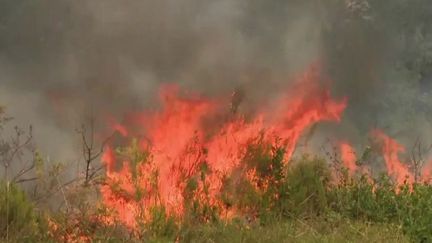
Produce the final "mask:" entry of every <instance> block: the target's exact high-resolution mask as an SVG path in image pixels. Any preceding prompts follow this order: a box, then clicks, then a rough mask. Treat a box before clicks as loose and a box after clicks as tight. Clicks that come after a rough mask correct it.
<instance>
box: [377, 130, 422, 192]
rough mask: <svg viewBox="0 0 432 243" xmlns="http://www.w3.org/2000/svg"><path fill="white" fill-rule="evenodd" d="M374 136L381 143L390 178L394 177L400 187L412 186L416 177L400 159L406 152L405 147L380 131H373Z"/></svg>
mask: <svg viewBox="0 0 432 243" xmlns="http://www.w3.org/2000/svg"><path fill="white" fill-rule="evenodd" d="M372 135H373V136H374V137H376V138H377V139H378V140H379V142H380V143H381V152H382V154H383V156H384V160H385V162H386V167H387V171H388V173H389V175H390V176H392V177H394V179H395V181H396V185H398V186H399V185H403V184H404V183H407V184H409V185H412V184H413V183H414V176H413V175H412V173H411V172H410V171H409V169H408V166H407V165H406V164H405V163H403V162H401V161H400V159H399V153H402V152H405V147H404V146H402V145H400V144H399V143H398V142H397V141H396V140H394V139H392V138H390V137H389V136H387V135H386V134H384V133H383V132H382V131H380V130H373V131H372Z"/></svg>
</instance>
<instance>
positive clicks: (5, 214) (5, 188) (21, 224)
mask: <svg viewBox="0 0 432 243" xmlns="http://www.w3.org/2000/svg"><path fill="white" fill-rule="evenodd" d="M47 229H48V228H47V223H46V221H45V220H44V219H43V217H42V216H41V215H39V214H38V213H37V212H36V211H35V209H34V206H33V204H32V203H30V202H29V201H28V200H27V197H26V195H25V192H24V191H22V190H21V189H19V188H18V186H16V185H14V184H8V183H5V182H0V238H1V239H3V240H7V241H17V242H34V241H41V240H42V239H46V237H47V232H48V230H47Z"/></svg>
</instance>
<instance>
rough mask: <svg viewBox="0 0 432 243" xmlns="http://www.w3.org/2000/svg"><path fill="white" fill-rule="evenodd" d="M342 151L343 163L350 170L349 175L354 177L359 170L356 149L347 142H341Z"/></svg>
mask: <svg viewBox="0 0 432 243" xmlns="http://www.w3.org/2000/svg"><path fill="white" fill-rule="evenodd" d="M340 150H341V159H342V163H343V164H344V166H345V167H346V168H347V169H348V172H349V175H350V176H352V175H354V173H355V172H356V170H357V165H356V161H357V157H356V154H355V150H354V148H353V147H352V146H351V145H350V144H349V143H347V142H341V143H340Z"/></svg>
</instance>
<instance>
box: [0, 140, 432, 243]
mask: <svg viewBox="0 0 432 243" xmlns="http://www.w3.org/2000/svg"><path fill="white" fill-rule="evenodd" d="M252 147H253V146H252ZM263 151H266V150H260V149H257V148H256V147H255V148H251V149H250V152H249V153H247V155H246V156H245V158H244V159H245V160H247V161H245V164H247V165H248V166H252V167H255V168H256V169H257V171H258V174H260V177H259V178H260V179H261V180H267V181H269V183H268V186H267V187H266V189H265V190H263V191H262V192H261V193H257V190H256V189H254V187H253V186H252V185H249V186H248V185H247V184H248V183H249V184H250V182H248V181H247V180H242V181H241V182H239V183H241V187H240V186H239V185H236V186H235V187H236V188H238V189H237V190H235V191H233V190H234V189H233V188H229V187H230V184H227V188H226V191H225V193H226V194H229V195H226V194H225V195H222V196H224V197H225V198H226V203H228V201H229V203H230V205H231V207H236V208H237V209H239V210H241V212H242V213H239V214H238V215H236V216H235V217H234V218H232V219H230V220H224V219H222V218H221V217H219V216H218V214H217V210H218V209H217V208H213V210H215V211H213V213H212V211H211V210H210V211H209V210H203V209H204V208H205V205H198V206H197V205H196V204H195V207H191V208H190V209H189V210H188V211H187V215H186V216H185V217H184V218H183V220H180V221H178V220H176V219H174V218H171V217H170V216H168V215H167V214H166V213H165V211H164V209H163V208H160V209H155V210H154V211H153V215H152V220H151V221H149V222H146V223H144V224H143V225H142V226H141V228H140V229H141V230H140V231H139V232H134V233H132V234H131V232H130V231H128V230H127V229H126V228H125V227H124V226H122V225H121V224H111V225H107V224H104V223H102V222H101V221H99V220H97V218H103V216H104V215H105V214H106V213H107V211H104V210H102V208H103V207H92V206H90V205H85V202H84V200H85V199H84V198H82V197H80V199H77V200H75V201H73V200H68V201H69V203H70V205H69V206H68V209H67V210H63V211H59V212H54V213H51V215H47V214H43V213H40V211H39V210H37V209H36V208H35V207H34V205H33V204H32V203H31V202H29V200H28V199H27V198H26V196H25V193H24V192H23V191H22V190H20V189H19V187H18V186H17V185H14V184H10V185H8V184H7V183H4V182H3V183H2V184H1V185H2V187H1V194H0V195H1V197H0V201H1V204H0V214H1V217H0V218H1V221H0V226H1V237H2V239H3V240H5V239H8V241H10V242H23V241H28V242H33V241H78V242H79V241H88V240H95V241H102V242H106V241H108V242H118V241H121V242H126V241H127V242H129V241H142V240H145V241H149V242H174V241H180V242H275V241H283V242H346V241H351V242H362V241H365V240H367V241H371V242H383V241H387V242H409V241H413V242H431V241H432V205H431V204H430V202H431V200H432V187H431V186H429V185H423V184H416V185H414V187H413V189H412V190H410V188H409V187H408V186H402V187H401V188H400V190H399V191H398V192H396V190H395V186H394V185H393V183H392V181H391V180H390V179H389V178H388V177H385V176H383V177H381V178H379V179H377V180H374V181H371V180H370V179H368V178H367V177H366V176H362V175H356V176H353V177H352V178H350V177H348V176H347V173H344V169H343V168H340V170H341V171H340V172H341V174H344V175H345V176H343V177H335V173H333V172H332V171H331V170H330V167H329V163H328V162H326V160H324V159H320V158H316V157H311V156H303V157H301V158H299V159H296V160H294V161H290V162H289V163H288V166H284V163H282V162H283V161H282V160H283V156H281V155H283V150H280V149H275V150H273V151H276V152H275V153H267V152H265V153H263ZM231 185H232V184H231ZM80 187H88V185H84V186H82V185H81V186H80ZM189 190H193V189H189ZM73 193H76V194H79V195H83V194H86V193H87V194H88V193H90V191H88V190H87V191H86V190H85V189H83V190H79V191H76V190H75V191H74V192H73ZM73 193H72V194H73ZM230 193H231V194H230ZM72 194H70V195H68V197H69V198H72V196H73V195H72ZM191 195H192V194H191ZM76 196H77V195H75V197H76ZM227 198H229V199H227ZM191 201H192V199H191ZM93 203H94V204H95V205H98V204H97V202H93ZM195 203H196V202H195ZM83 204H84V206H83ZM209 213H210V214H211V215H212V217H208V215H209ZM203 218H205V219H206V220H203ZM48 222H49V223H48ZM49 224H50V226H49ZM6 234H8V235H6ZM6 237H7V238H6Z"/></svg>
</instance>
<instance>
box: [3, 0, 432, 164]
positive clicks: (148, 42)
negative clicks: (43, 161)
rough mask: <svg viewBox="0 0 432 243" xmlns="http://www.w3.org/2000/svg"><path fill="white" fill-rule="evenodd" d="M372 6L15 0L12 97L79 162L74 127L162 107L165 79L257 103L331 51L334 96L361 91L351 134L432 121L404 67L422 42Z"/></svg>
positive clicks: (11, 5)
mask: <svg viewBox="0 0 432 243" xmlns="http://www.w3.org/2000/svg"><path fill="white" fill-rule="evenodd" d="M349 2H358V3H359V4H358V5H349V4H348V3H349ZM362 2H366V1H328V2H327V1H313V0H309V1H301V0H290V1H286V0H273V1H263V0H249V1H246V0H220V1H211V0H167V1H160V0H146V1H140V0H123V1H117V0H92V1H71V0H43V1H32V0H4V1H2V3H1V7H0V73H1V77H0V104H4V105H6V106H7V107H8V111H9V113H10V114H12V115H13V116H14V117H15V118H16V121H17V122H19V123H21V124H33V125H34V126H35V132H36V134H35V136H36V139H37V140H38V141H37V142H38V145H39V146H40V147H41V149H42V150H43V151H44V153H46V154H52V155H53V156H55V157H56V158H58V159H77V158H76V157H77V155H76V152H75V151H76V149H78V147H76V144H77V142H78V141H76V137H75V136H74V128H76V127H78V126H79V124H80V123H82V122H83V121H85V118H86V117H87V116H89V114H95V113H96V115H97V116H100V117H103V116H106V115H113V116H115V117H118V118H119V119H120V117H122V115H124V114H125V113H127V112H130V111H135V110H140V109H142V108H143V107H148V106H152V105H153V103H152V101H153V100H154V96H155V95H154V94H155V92H156V91H157V89H158V87H159V86H160V84H162V83H178V84H179V85H180V86H182V87H184V88H185V89H188V90H194V91H197V92H201V93H205V94H208V95H217V94H222V93H229V92H231V91H232V90H234V89H235V88H236V87H238V86H241V87H243V88H244V89H245V90H246V93H247V97H248V100H249V102H251V103H254V102H255V103H256V102H261V101H263V100H265V99H267V98H272V97H273V96H274V95H275V94H276V93H277V92H278V91H279V90H280V89H281V88H283V87H285V86H287V85H288V84H289V82H290V78H291V77H292V75H294V74H296V73H298V72H301V71H302V70H303V69H304V68H306V67H307V66H308V64H309V63H310V62H312V61H315V60H317V59H319V60H321V61H322V63H323V65H324V69H325V70H326V71H327V73H328V75H329V76H330V77H331V78H332V79H333V80H334V83H333V90H332V91H333V93H334V94H335V95H336V96H338V97H341V96H348V97H349V99H350V106H349V109H348V110H347V113H346V115H345V122H344V123H343V124H342V125H341V126H342V128H343V129H341V131H339V132H340V133H342V134H341V135H340V136H343V135H346V134H348V135H350V136H351V135H352V136H353V139H354V140H361V139H362V136H364V134H365V133H366V132H367V130H368V129H369V128H370V127H373V126H381V127H384V128H385V129H389V130H390V131H391V133H394V134H395V135H397V134H398V132H400V131H402V130H407V129H408V131H413V130H412V128H417V130H419V129H418V128H419V127H421V128H422V129H423V128H424V129H429V128H430V125H429V124H430V123H429V122H428V121H429V120H428V119H429V116H428V115H427V112H425V111H423V112H418V109H419V107H423V108H422V109H424V108H425V107H426V110H427V109H429V105H428V104H430V101H431V100H430V98H428V96H427V95H426V96H422V97H423V100H421V99H419V97H420V96H418V94H419V93H422V94H423V93H425V92H424V90H419V87H420V86H419V85H418V83H416V82H411V81H412V80H413V79H416V77H412V76H410V75H411V73H410V72H409V71H405V69H402V71H401V70H396V69H395V68H394V67H395V66H397V61H400V60H399V59H400V56H401V55H406V54H407V53H405V52H404V50H406V48H405V46H404V44H407V43H411V42H409V40H406V43H403V41H402V40H399V39H398V38H399V36H400V33H398V28H397V25H398V24H399V23H396V22H395V23H394V22H393V21H392V18H393V17H394V15H391V11H393V10H394V9H392V8H389V9H388V16H387V15H386V14H387V12H386V11H387V10H386V11H381V10H380V11H381V12H379V13H376V12H374V11H376V10H374V9H383V7H382V6H381V5H382V4H380V3H378V2H377V1H370V2H373V3H374V5H371V6H369V7H368V6H367V5H362V4H360V3H362ZM388 4H389V5H391V4H390V3H388ZM352 6H354V7H352ZM392 6H393V5H392ZM394 6H395V8H397V7H398V6H397V5H396V4H395V5H394ZM349 8H353V9H352V10H350V9H349ZM347 9H348V10H347ZM397 9H398V8H397ZM383 13H385V14H383ZM374 18H381V19H379V20H380V22H379V23H383V24H382V26H376V25H374V23H375V22H373V20H374ZM414 56H415V54H414ZM401 65H402V66H403V65H405V64H404V63H402V64H401ZM425 76H426V75H425ZM418 79H419V80H420V78H418ZM423 80H424V78H423ZM423 83H424V82H423ZM422 87H423V86H422ZM424 87H426V86H424ZM383 90H385V91H383ZM420 91H421V92H420ZM426 93H427V92H426ZM419 102H420V103H421V104H419ZM98 124H99V125H101V126H103V125H105V124H103V120H100V121H98ZM428 131H430V130H428ZM416 132H417V133H418V131H416ZM343 133H345V134H343ZM402 133H403V132H402ZM409 135H410V134H408V135H406V134H402V135H400V136H405V137H406V136H408V137H409ZM74 146H75V147H74ZM74 149H75V150H74Z"/></svg>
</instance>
